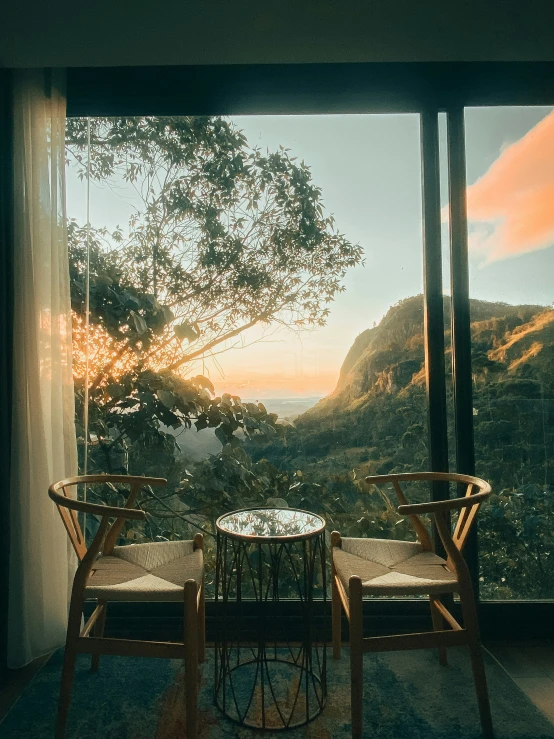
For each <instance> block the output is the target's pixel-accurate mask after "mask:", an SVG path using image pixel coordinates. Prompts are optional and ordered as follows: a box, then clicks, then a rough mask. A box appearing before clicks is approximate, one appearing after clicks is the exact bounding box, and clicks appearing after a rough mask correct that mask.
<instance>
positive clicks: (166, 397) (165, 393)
mask: <svg viewBox="0 0 554 739" xmlns="http://www.w3.org/2000/svg"><path fill="white" fill-rule="evenodd" d="M158 398H159V399H160V400H161V401H162V403H163V404H164V405H165V407H166V408H173V406H174V405H175V400H176V397H175V395H174V394H173V393H172V392H170V391H169V390H158Z"/></svg>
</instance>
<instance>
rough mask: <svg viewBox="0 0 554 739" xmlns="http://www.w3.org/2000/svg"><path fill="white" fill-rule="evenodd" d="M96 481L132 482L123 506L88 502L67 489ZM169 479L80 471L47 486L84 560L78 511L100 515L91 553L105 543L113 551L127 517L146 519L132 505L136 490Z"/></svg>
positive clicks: (116, 483) (85, 549)
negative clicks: (73, 475) (112, 521)
mask: <svg viewBox="0 0 554 739" xmlns="http://www.w3.org/2000/svg"><path fill="white" fill-rule="evenodd" d="M93 483H111V484H115V485H130V486H131V490H130V493H129V495H128V497H127V501H126V503H125V507H124V508H118V507H115V506H105V505H99V504H97V503H88V502H87V503H85V502H84V501H82V500H77V499H76V498H73V497H71V496H70V495H68V490H69V489H70V488H72V487H75V486H77V485H91V484H93ZM166 483H167V480H165V479H164V478H161V477H132V476H131V475H80V476H78V477H68V478H67V479H65V480H60V481H59V482H55V483H53V484H52V485H50V487H49V488H48V495H49V496H50V498H51V499H52V500H53V501H54V503H55V504H56V506H57V508H58V512H59V514H60V516H61V518H62V521H63V523H64V526H65V529H66V531H67V533H68V536H69V539H70V541H71V544H72V545H73V549H74V550H75V553H76V554H77V557H78V558H79V560H80V561H83V559H84V557H85V555H86V553H87V545H86V541H85V537H84V536H83V532H82V530H81V526H80V525H79V520H78V518H77V513H78V512H82V513H87V514H92V515H96V516H100V517H101V519H102V520H101V525H100V528H99V531H98V534H97V536H96V537H95V539H94V542H93V544H91V547H90V549H95V550H96V551H95V552H92V554H93V555H94V556H95V555H96V554H97V553H98V551H99V549H100V546H101V545H102V543H103V545H104V546H103V551H104V554H110V553H111V552H112V551H113V548H114V546H115V544H116V542H117V538H118V536H119V534H120V533H121V529H122V528H123V525H124V523H125V521H126V520H137V521H143V520H144V519H145V513H144V511H142V510H140V509H133V508H132V506H133V505H134V503H135V500H136V497H137V494H138V492H139V490H140V488H141V487H143V486H144V485H165V484H166ZM112 518H115V519H116V520H115V521H114V523H113V524H112V525H111V527H110V529H109V530H108V522H109V520H110V519H112Z"/></svg>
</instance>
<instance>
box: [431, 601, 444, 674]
mask: <svg viewBox="0 0 554 739" xmlns="http://www.w3.org/2000/svg"><path fill="white" fill-rule="evenodd" d="M437 600H438V601H439V602H440V598H439V596H438V595H430V596H429V603H430V605H431V619H432V621H433V630H434V631H442V630H443V628H444V620H443V618H442V616H441V614H440V613H439V611H437V609H436V608H435V601H437ZM439 663H440V664H441V665H443V666H446V664H447V661H446V647H445V646H442V645H440V646H439Z"/></svg>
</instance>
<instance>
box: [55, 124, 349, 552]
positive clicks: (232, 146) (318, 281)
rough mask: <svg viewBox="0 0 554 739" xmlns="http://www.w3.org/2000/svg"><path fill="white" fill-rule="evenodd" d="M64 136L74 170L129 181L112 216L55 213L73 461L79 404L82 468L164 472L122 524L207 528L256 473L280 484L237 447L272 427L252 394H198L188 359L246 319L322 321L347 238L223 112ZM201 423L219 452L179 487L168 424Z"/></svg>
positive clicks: (340, 273) (203, 381) (305, 177)
mask: <svg viewBox="0 0 554 739" xmlns="http://www.w3.org/2000/svg"><path fill="white" fill-rule="evenodd" d="M66 140H67V152H68V158H69V160H70V162H71V164H72V166H73V167H75V168H76V170H77V172H78V174H79V176H81V177H85V176H87V175H88V174H90V176H91V180H92V182H93V183H94V182H96V183H98V184H99V185H101V186H102V187H110V188H112V189H113V190H114V191H117V189H118V188H119V189H121V188H123V190H124V194H125V197H126V198H127V199H128V200H129V193H131V192H132V193H133V195H132V197H131V198H130V202H131V204H132V213H131V215H130V217H129V220H128V223H127V224H126V226H125V228H120V227H117V228H116V229H114V230H111V231H110V230H108V229H107V228H106V227H103V226H100V225H96V226H90V227H87V225H86V224H79V223H78V222H77V221H75V220H71V221H70V222H69V224H68V241H69V257H70V283H71V300H72V308H73V314H74V327H73V328H74V334H73V336H74V370H75V388H76V419H77V427H78V436H79V440H80V452H81V463H83V455H84V449H85V428H84V418H85V405H86V413H87V414H88V424H87V430H88V438H87V439H86V442H87V444H86V448H87V453H88V459H87V469H88V471H89V472H94V471H106V472H112V473H115V472H126V471H129V472H133V473H135V474H153V475H156V476H159V475H164V476H166V477H167V478H168V481H169V484H168V488H167V490H166V491H164V493H163V496H162V497H160V496H157V497H152V496H154V492H152V493H151V496H150V498H148V497H146V498H144V499H143V500H142V501H141V504H142V505H143V507H145V509H146V510H150V511H151V512H152V511H153V513H152V515H151V516H150V517H149V520H148V523H147V525H146V526H145V527H144V529H142V530H140V529H139V530H137V529H131V528H130V527H126V529H125V530H124V532H123V536H127V537H128V539H129V540H140V539H141V537H146V538H152V537H162V538H175V537H177V538H180V537H182V536H183V535H184V534H185V533H186V532H187V527H188V526H194V527H198V526H200V527H207V528H206V530H208V531H210V530H213V523H214V518H215V517H216V514H217V513H218V512H221V510H222V507H224V506H225V504H226V501H227V500H233V501H234V502H235V506H240V505H241V504H243V503H244V501H245V500H251V499H257V498H256V496H258V497H259V496H263V495H265V493H264V485H265V484H269V485H272V486H273V487H274V488H275V490H277V488H280V487H283V485H284V483H282V484H281V483H279V481H278V479H277V478H278V475H275V474H274V473H272V472H271V471H270V466H269V465H268V466H267V470H268V473H267V474H269V475H270V477H271V475H273V478H272V480H271V482H270V481H269V478H268V477H267V476H265V477H264V476H263V475H262V476H261V477H260V474H261V472H260V466H258V467H257V468H256V469H255V470H253V469H252V468H251V464H250V462H249V460H248V457H247V456H246V455H245V454H244V452H241V450H240V448H239V447H240V444H241V443H242V441H241V439H248V438H250V437H252V436H254V435H257V434H261V435H264V436H265V437H267V438H277V437H278V436H279V435H280V434H281V433H282V427H281V426H279V425H278V424H277V423H276V421H277V416H276V415H275V414H272V413H268V411H267V410H266V409H265V407H264V406H263V405H262V404H258V403H243V402H241V400H240V399H239V398H238V397H234V396H233V397H232V396H230V395H228V394H223V395H222V396H221V397H214V395H215V393H214V387H213V385H212V383H211V381H210V379H209V378H207V377H205V376H204V374H198V372H197V370H195V369H194V368H195V366H196V365H195V362H198V360H200V359H203V358H205V357H208V356H211V357H213V356H214V355H215V354H217V353H218V352H221V351H224V350H226V349H228V348H230V346H232V342H233V341H234V340H238V337H240V335H241V334H242V333H243V332H244V331H246V330H248V329H249V328H252V327H254V326H256V325H258V324H270V323H271V324H278V323H282V324H285V325H288V326H290V327H292V328H294V329H296V330H308V329H311V328H314V327H316V326H321V325H323V324H324V323H325V321H326V319H327V316H328V314H329V304H330V303H331V302H332V300H333V299H334V298H335V296H336V295H337V294H338V293H339V292H340V291H341V290H342V289H343V287H342V278H343V277H344V275H345V273H346V270H347V269H348V268H349V267H351V266H354V265H356V264H357V263H359V262H360V260H361V249H360V247H359V246H357V245H353V244H351V243H350V242H349V241H348V240H347V239H346V238H345V237H344V236H342V235H341V234H340V233H338V231H337V230H336V229H335V226H334V221H333V218H332V216H331V215H327V214H325V212H324V209H323V203H322V196H321V191H320V189H319V188H318V187H317V186H316V185H315V184H314V183H313V182H312V180H311V174H310V171H309V168H308V167H307V166H306V165H305V164H304V163H298V162H296V161H295V160H294V158H292V157H291V156H290V155H289V153H288V152H287V151H285V150H284V149H282V148H281V149H280V150H279V151H277V152H273V153H270V152H267V153H265V154H264V153H262V152H261V151H260V150H258V149H253V148H251V147H249V145H248V142H247V141H246V139H245V137H244V136H243V134H242V133H241V132H240V131H239V130H238V129H237V128H236V127H235V126H234V125H233V124H232V123H230V122H229V121H226V120H224V119H221V118H198V117H197V118H185V117H179V118H119V119H103V118H96V119H90V120H86V119H69V120H68V126H67V137H66ZM89 140H90V148H89V146H88V144H89ZM87 274H88V275H89V278H88V279H87ZM87 309H88V318H89V326H88V327H87V321H86V318H87ZM89 349H90V350H89ZM193 426H194V428H193ZM205 429H214V430H215V435H216V437H217V439H218V440H219V442H220V443H221V444H222V449H223V451H222V454H221V455H220V456H216V457H214V458H211V459H210V460H209V461H207V462H206V463H204V464H203V465H199V466H198V469H197V470H196V472H195V475H194V483H193V484H192V485H190V486H187V484H185V482H186V481H187V480H188V479H189V477H190V474H189V471H188V468H187V465H188V461H187V460H186V459H184V458H183V455H182V454H181V453H180V452H179V447H178V445H177V442H176V436H177V434H179V433H181V432H185V433H191V432H202V431H203V430H205ZM258 478H259V479H258ZM292 484H293V485H294V483H292ZM116 494H117V495H119V494H120V493H117V491H116V493H114V491H110V490H108V489H107V488H101V490H100V492H98V493H97V495H99V496H100V498H102V496H104V498H106V499H107V498H109V497H110V496H112V495H116ZM283 494H284V493H283ZM266 497H267V495H266ZM189 498H190V499H191V500H190V501H189ZM185 501H187V502H185ZM152 506H154V507H152ZM154 514H155V515H154ZM160 521H161V522H162V523H161V524H160V523H159V522H160ZM129 532H130V533H129Z"/></svg>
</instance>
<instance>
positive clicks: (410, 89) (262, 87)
mask: <svg viewBox="0 0 554 739" xmlns="http://www.w3.org/2000/svg"><path fill="white" fill-rule="evenodd" d="M500 105H502V106H510V105H514V106H515V105H519V106H522V105H552V106H554V62H494V63H481V62H455V63H360V64H305V65H301V64H300V65H297V64H283V65H277V64H275V65H228V66H227V65H202V66H179V67H114V68H110V67H100V68H70V69H68V70H67V115H68V116H69V117H77V116H137V115H202V116H208V115H225V116H232V115H263V114H266V115H300V114H302V115H306V114H308V115H309V114H357V113H360V114H361V113H364V114H371V113H376V114H379V113H418V114H419V115H420V121H421V141H422V147H421V157H422V180H423V192H422V206H423V212H424V278H425V308H426V310H425V319H424V324H425V354H426V379H427V395H428V418H429V427H428V429H429V448H430V466H431V468H432V469H435V470H438V471H447V470H448V442H447V438H448V433H447V431H448V430H447V417H446V383H445V368H444V323H443V297H442V274H441V271H442V252H441V250H442V246H441V208H440V175H439V158H438V116H439V113H444V112H446V116H447V138H448V164H449V167H448V186H449V191H450V209H451V210H450V214H451V233H450V259H451V283H452V295H451V308H452V311H451V313H452V352H453V377H452V381H453V390H454V411H455V412H454V416H455V428H456V440H457V443H456V470H455V471H456V472H460V473H465V474H474V473H475V456H474V445H473V409H472V408H473V406H472V384H471V382H472V381H471V359H470V356H471V337H470V331H469V320H470V318H469V279H468V256H467V218H466V203H465V192H466V175H465V144H464V132H465V126H464V109H465V108H466V107H486V106H500ZM461 439H463V440H464V443H463V444H462V443H458V441H459V440H461ZM467 439H470V440H471V444H469V445H468V444H467ZM447 494H448V490H447V488H445V487H444V485H442V484H436V485H435V487H434V488H433V489H432V491H431V495H432V499H441V498H444V497H445V495H447ZM466 553H467V559H468V563H469V566H470V570H471V574H472V579H473V583H474V587H475V589H476V591H477V594H478V585H479V581H478V547H477V528H476V527H475V530H474V532H472V536H471V537H470V540H469V541H468V544H467V549H466ZM173 605H174V604H158V605H156V606H153V607H150V608H146V607H144V606H142V607H141V606H138V605H137V606H136V609H135V610H134V611H133V613H136V615H137V616H139V614H140V613H141V612H142V614H143V617H144V618H146V619H150V620H151V619H154V621H156V622H159V623H161V621H158V620H159V619H162V620H163V619H168V618H169V619H171V618H173V615H172V614H173V610H174V609H172V606H173ZM213 606H214V604H213V603H212V604H208V611H207V612H208V624H209V623H210V620H211V618H213V614H212V615H210V614H211V611H212V609H213ZM127 608H128V606H122V607H121V609H120V610H121V614H122V615H125V614H126V613H127V612H128V611H127ZM479 609H480V615H481V619H482V630H483V633H484V635H485V636H492V635H495V636H497V637H499V636H501V637H502V638H510V637H511V636H515V635H516V634H517V635H518V637H519V638H521V637H522V636H526V635H527V636H533V637H536V636H537V635H542V636H549V637H550V636H554V618H553V616H554V601H482V602H479ZM424 610H425V615H424ZM118 612H119V610H118V609H117V608H116V609H115V613H114V616H115V617H116V619H117V613H118ZM427 612H428V605H427V603H426V602H425V603H421V602H416V601H409V600H396V601H385V600H377V601H375V602H374V603H369V604H368V605H367V610H366V615H367V617H368V618H372V619H373V620H372V624H373V627H374V626H375V623H377V624H382V625H383V627H384V628H385V629H386V627H387V624H388V625H389V626H390V623H391V619H392V620H393V621H394V620H398V621H399V623H401V624H402V625H403V626H405V627H406V628H407V629H408V630H409V629H411V628H413V627H414V625H417V624H419V622H420V621H421V620H422V619H423V618H428V616H427ZM179 617H180V616H177V614H176V613H175V618H179ZM126 618H127V617H126ZM500 623H501V624H502V628H501V630H500V627H499V624H500ZM378 628H379V627H378Z"/></svg>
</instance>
